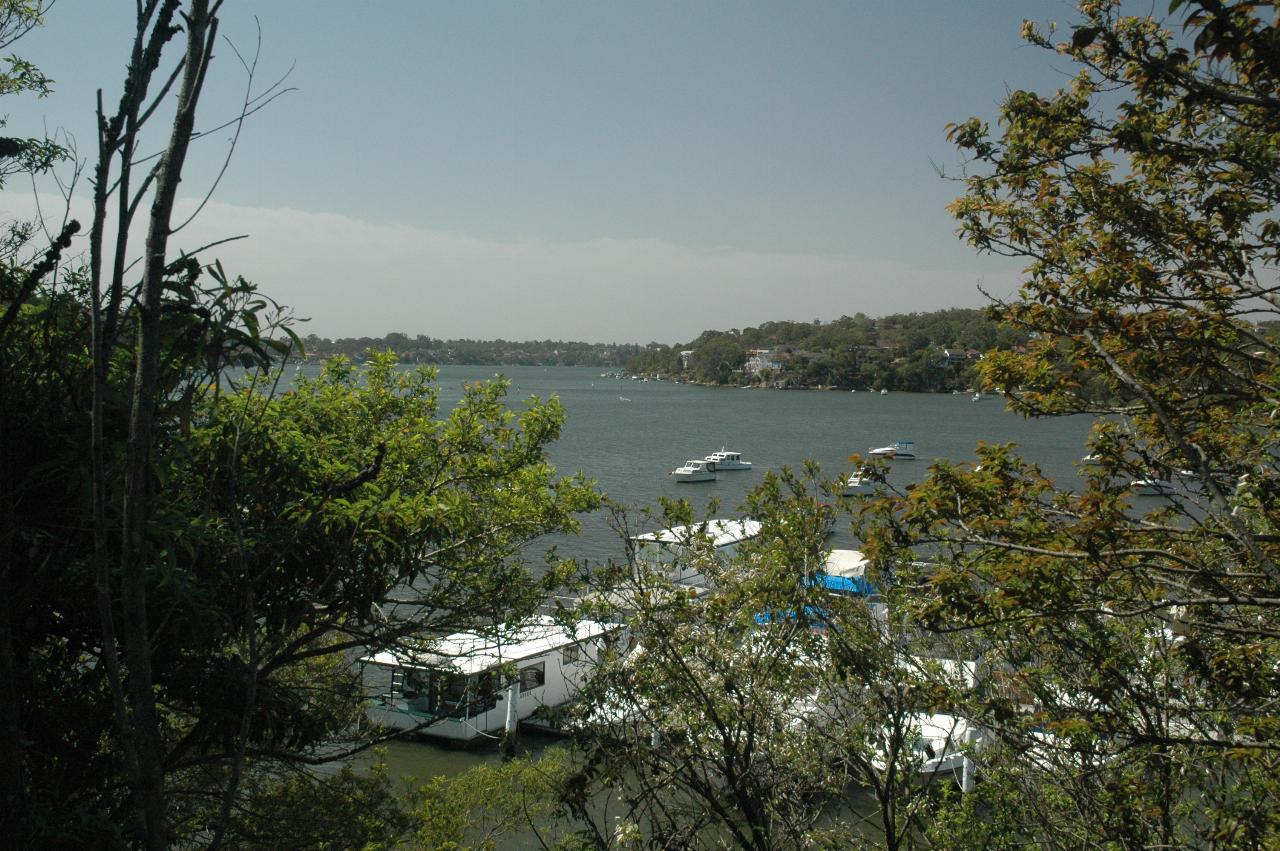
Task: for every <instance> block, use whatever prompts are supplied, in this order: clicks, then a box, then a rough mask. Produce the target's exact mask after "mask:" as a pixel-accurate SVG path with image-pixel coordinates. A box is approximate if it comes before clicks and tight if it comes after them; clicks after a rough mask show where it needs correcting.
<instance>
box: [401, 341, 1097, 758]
mask: <svg viewBox="0 0 1280 851" xmlns="http://www.w3.org/2000/svg"><path fill="white" fill-rule="evenodd" d="M495 371H500V372H501V373H502V374H503V375H505V376H506V377H507V378H508V379H510V380H511V385H512V386H511V403H512V406H513V407H516V408H517V409H518V407H519V405H520V403H521V400H523V399H525V398H527V397H529V396H532V395H536V396H539V397H541V398H544V399H545V398H548V397H550V396H552V395H553V394H554V395H556V396H558V397H559V398H560V401H561V402H562V403H563V404H564V406H565V409H566V412H567V415H568V420H567V423H566V424H565V427H564V430H563V433H562V437H561V440H560V441H559V442H558V443H557V444H556V445H555V446H554V447H552V449H551V455H552V458H553V460H554V462H555V464H556V465H557V467H558V468H559V470H560V471H561V473H570V472H575V471H579V470H580V471H582V472H583V473H585V474H587V475H588V476H590V477H592V478H594V479H595V480H596V482H597V483H598V486H599V488H600V489H601V490H602V491H604V492H605V493H607V494H608V495H609V496H610V497H612V498H613V499H614V500H616V501H618V502H621V503H623V504H624V505H627V506H629V507H632V508H639V507H642V506H652V505H655V504H656V502H657V499H658V497H659V496H669V497H684V498H687V499H689V500H690V501H691V502H693V504H694V506H695V508H697V509H702V508H704V507H705V506H706V504H707V503H708V502H709V501H710V500H711V499H712V498H716V499H718V500H719V502H720V505H721V508H720V511H719V512H718V514H719V515H720V516H726V515H732V514H733V510H734V509H735V508H737V507H738V506H739V505H741V503H742V501H743V499H744V497H745V496H746V494H747V492H748V491H749V490H750V489H751V488H752V487H754V486H755V485H757V484H758V483H759V482H760V480H761V477H762V474H763V471H765V470H770V469H775V470H776V469H780V468H781V467H783V466H784V465H789V466H791V467H792V468H798V467H799V466H800V464H801V463H802V462H803V461H804V460H805V459H813V460H815V461H817V462H818V463H819V464H820V465H821V466H822V470H823V472H824V474H826V475H829V476H831V477H833V478H834V477H837V476H838V475H839V474H840V473H842V472H843V473H847V472H849V471H851V469H852V465H851V464H850V462H849V461H848V456H849V455H850V454H851V453H854V452H858V453H863V454H865V453H866V451H867V450H868V449H869V448H871V447H875V446H883V445H885V444H887V443H891V442H893V441H895V440H913V441H915V444H916V454H917V456H918V459H917V460H915V461H897V462H894V463H893V464H892V465H891V470H890V474H889V481H890V482H891V483H892V484H894V485H896V486H899V487H901V486H903V485H906V484H907V483H909V482H911V481H916V480H919V479H921V478H923V477H924V475H925V473H926V472H927V470H928V467H929V465H930V463H931V460H932V459H934V458H947V459H950V460H953V461H965V460H972V459H973V457H974V447H975V446H976V445H977V444H978V442H979V441H984V442H987V443H1007V442H1014V443H1017V444H1019V446H1020V447H1021V452H1022V454H1023V455H1024V456H1025V457H1027V458H1029V459H1031V460H1034V461H1035V462H1037V463H1038V464H1039V465H1040V468H1041V470H1042V471H1043V472H1044V473H1045V474H1046V475H1048V476H1050V477H1052V478H1055V479H1057V480H1059V481H1060V482H1062V483H1064V484H1070V483H1072V482H1074V481H1075V480H1076V474H1075V468H1074V465H1075V464H1076V462H1077V461H1078V460H1079V459H1080V457H1081V456H1082V455H1084V454H1085V451H1086V450H1085V448H1084V439H1085V436H1086V434H1087V433H1088V430H1089V425H1090V422H1091V420H1090V419H1089V418H1087V417H1071V418H1055V419H1046V420H1025V419H1023V418H1021V417H1019V416H1017V415H1015V414H1012V413H1010V412H1008V411H1006V410H1005V409H1004V402H1003V400H1002V399H1001V398H999V397H993V398H989V399H984V400H983V401H980V402H974V401H972V399H971V397H970V396H969V395H965V394H961V395H950V394H948V395H934V394H910V393H890V394H887V395H883V396H882V395H880V394H878V393H861V392H859V393H847V392H845V393H838V392H820V391H801V390H795V391H785V390H739V389H729V388H712V387H695V386H691V385H685V384H673V383H670V382H654V381H649V382H640V381H630V380H617V379H612V378H602V377H601V376H600V375H599V371H598V370H593V369H587V368H576V367H504V368H501V369H500V370H497V368H495V367H478V366H477V367H464V366H449V367H442V368H441V369H440V379H439V381H440V387H441V405H442V410H448V409H449V408H450V407H452V405H453V404H455V403H456V402H457V401H458V400H459V399H460V398H461V397H462V385H463V384H464V383H466V382H471V381H476V380H479V379H491V378H493V377H494V375H495ZM624 400H629V401H624ZM721 447H725V448H728V449H730V450H734V451H738V452H741V453H742V454H743V459H744V460H747V461H751V462H752V464H753V465H754V467H753V469H752V470H750V471H741V472H736V471H735V472H723V473H720V474H719V477H718V480H717V481H715V482H701V483H696V484H680V483H677V482H676V481H675V480H674V479H672V478H671V477H670V476H668V475H667V473H668V472H669V471H670V470H672V469H674V468H675V467H677V466H679V465H680V464H681V462H683V461H684V460H686V459H689V458H702V457H703V456H705V455H708V454H709V453H711V452H714V451H715V450H718V449H720V448H721ZM637 531H649V530H648V529H641V530H637ZM555 543H556V545H557V547H558V548H559V550H560V552H561V553H562V554H563V555H571V556H574V557H577V558H585V559H592V560H596V561H603V560H605V559H609V558H614V559H618V558H621V557H622V555H623V546H622V544H621V542H620V541H619V539H618V537H617V533H616V532H614V531H613V530H612V529H611V528H610V527H609V525H608V523H607V522H606V519H605V517H604V516H602V515H601V516H596V517H590V518H586V519H585V520H584V521H583V530H582V534H581V535H579V536H577V537H575V538H567V539H565V538H558V539H556V540H555ZM832 544H833V546H837V547H853V546H856V542H855V541H853V540H852V538H851V537H850V535H849V532H848V531H847V530H838V531H837V533H836V536H835V538H834V539H833V541H832ZM489 759H496V754H495V753H494V752H493V751H492V750H491V749H490V750H489V751H487V752H486V751H481V752H460V751H456V750H447V749H444V748H440V747H436V746H434V745H430V744H426V743H420V742H402V743H396V744H394V745H393V746H392V748H391V749H390V751H389V753H388V763H389V766H390V768H391V770H392V772H393V773H396V774H405V775H412V776H415V777H418V778H420V779H426V778H429V777H432V776H434V775H437V774H455V773H457V772H459V771H463V770H465V769H466V768H468V767H470V766H472V765H475V764H477V762H479V761H482V760H489Z"/></svg>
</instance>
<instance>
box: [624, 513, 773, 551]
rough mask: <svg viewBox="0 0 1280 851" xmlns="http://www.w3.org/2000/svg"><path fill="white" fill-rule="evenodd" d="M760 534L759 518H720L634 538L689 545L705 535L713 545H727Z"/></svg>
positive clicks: (649, 541)
mask: <svg viewBox="0 0 1280 851" xmlns="http://www.w3.org/2000/svg"><path fill="white" fill-rule="evenodd" d="M759 534H760V521H759V520H725V519H719V518H718V519H715V520H708V521H706V522H705V523H697V524H695V525H693V526H672V527H671V528H670V529H660V530H658V531H657V532H645V533H644V534H643V535H636V536H635V537H634V538H632V540H633V541H639V542H641V543H653V542H657V543H660V544H682V545H685V546H687V545H688V544H690V543H692V542H693V541H694V540H695V539H696V538H697V537H698V536H705V537H709V538H711V544H712V546H715V547H727V546H729V545H730V544H736V543H738V542H740V541H745V540H747V539H748V538H754V537H755V536H756V535H759Z"/></svg>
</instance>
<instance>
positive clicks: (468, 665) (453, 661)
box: [361, 615, 618, 674]
mask: <svg viewBox="0 0 1280 851" xmlns="http://www.w3.org/2000/svg"><path fill="white" fill-rule="evenodd" d="M615 629H618V626H617V625H616V624H607V623H601V622H599V621H589V620H582V621H578V622H577V623H576V624H574V626H573V629H572V630H570V629H567V628H565V627H564V626H563V625H562V624H560V623H557V622H556V621H555V619H554V618H551V617H548V616H546V615H542V616H539V617H536V618H533V619H532V620H530V621H528V622H526V623H525V624H524V625H522V626H519V627H516V628H514V629H513V630H511V631H510V632H505V627H504V630H503V631H504V632H505V634H503V635H501V636H500V637H499V636H494V635H479V634H477V633H474V632H455V633H454V634H453V635H444V636H440V637H439V638H436V639H434V640H432V641H430V643H429V645H428V646H427V647H424V649H422V650H409V649H405V648H397V649H395V650H383V651H381V652H379V653H374V654H373V655H371V656H366V657H364V659H362V660H361V661H364V662H372V663H374V664H376V665H390V666H395V667H401V668H424V669H425V668H434V669H440V668H448V669H451V670H453V671H457V672H458V673H460V674H478V673H480V672H481V671H484V670H487V669H489V668H492V667H494V666H495V665H499V664H501V663H503V662H520V661H522V660H524V659H530V658H533V657H535V656H541V655H542V654H544V653H548V652H550V651H552V650H557V649H559V648H561V647H567V646H569V645H570V644H573V643H575V642H578V641H582V640H584V639H588V638H595V637H597V636H600V635H603V634H604V633H606V632H611V631H613V630H615Z"/></svg>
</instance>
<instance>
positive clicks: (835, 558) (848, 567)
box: [825, 550, 867, 579]
mask: <svg viewBox="0 0 1280 851" xmlns="http://www.w3.org/2000/svg"><path fill="white" fill-rule="evenodd" d="M825 569H826V572H827V574H828V575H829V576H845V577H848V578H850V579H852V578H854V577H858V576H866V575H867V557H866V556H864V555H863V554H862V551H861V550H832V551H831V554H830V555H828V556H827V564H826V568H825Z"/></svg>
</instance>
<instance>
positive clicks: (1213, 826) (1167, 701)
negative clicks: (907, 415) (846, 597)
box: [865, 0, 1280, 847]
mask: <svg viewBox="0 0 1280 851" xmlns="http://www.w3.org/2000/svg"><path fill="white" fill-rule="evenodd" d="M1080 11H1081V16H1082V19H1083V20H1082V22H1081V23H1080V24H1079V25H1077V26H1075V27H1074V28H1073V29H1072V32H1071V34H1070V38H1069V39H1067V40H1065V41H1064V42H1063V43H1061V44H1057V45H1055V44H1054V43H1053V42H1052V36H1053V33H1052V31H1049V32H1045V31H1043V30H1041V29H1040V28H1038V27H1036V26H1035V25H1033V24H1030V23H1028V24H1026V25H1024V29H1023V32H1024V36H1025V37H1026V38H1027V40H1028V41H1029V42H1031V43H1032V44H1034V45H1037V46H1039V47H1042V48H1046V49H1050V50H1054V51H1056V52H1057V53H1058V54H1059V55H1061V56H1064V57H1067V58H1069V59H1071V60H1072V61H1073V62H1075V63H1076V65H1077V67H1078V69H1079V70H1078V73H1077V74H1076V75H1075V76H1074V77H1073V78H1072V79H1071V80H1070V82H1069V83H1068V84H1067V85H1066V86H1065V87H1064V88H1063V89H1061V90H1060V91H1058V92H1056V93H1053V94H1051V95H1048V96H1045V95H1039V94H1034V93H1031V92H1025V91H1014V92H1012V93H1011V94H1010V95H1008V97H1007V98H1006V99H1005V101H1004V103H1003V105H1002V108H1001V113H1000V130H999V133H998V135H996V136H993V135H992V134H991V132H990V130H989V128H988V127H987V126H986V125H985V124H983V123H982V122H981V121H979V120H977V119H970V120H969V121H966V122H963V123H961V124H959V125H956V126H954V127H952V128H951V131H950V132H951V137H952V139H953V140H954V141H955V142H956V144H957V145H958V146H959V147H960V148H961V149H962V150H963V151H965V152H966V153H967V154H968V155H969V156H970V157H971V162H970V165H969V168H968V173H967V175H966V176H965V177H964V180H965V183H966V194H965V195H964V196H963V197H962V198H960V199H959V200H957V201H956V202H955V203H954V204H953V205H952V211H953V213H954V214H955V215H956V217H957V219H958V220H959V222H960V225H961V229H962V231H963V233H964V235H965V236H966V238H967V239H968V240H969V241H970V242H971V243H972V244H973V245H975V246H976V247H977V248H978V249H979V250H982V251H990V252H996V253H1001V254H1007V255H1011V256H1016V257H1022V258H1025V259H1026V260H1027V262H1028V266H1027V270H1026V273H1025V280H1024V285H1023V288H1022V291H1021V294H1020V298H1019V299H1018V300H1016V301H1013V302H1010V303H998V304H996V305H995V307H994V311H995V312H996V313H997V314H999V315H1000V316H1001V317H1002V318H1003V319H1004V320H1005V321H1006V322H1007V323H1010V324H1011V325H1012V326H1014V327H1015V328H1018V329H1020V330H1022V331H1024V332H1027V333H1028V334H1029V335H1031V336H1032V337H1033V339H1032V340H1031V341H1030V342H1029V343H1028V344H1027V346H1028V352H1027V353H1026V354H1016V353H997V354H994V355H989V356H988V357H987V359H986V360H985V361H984V362H983V364H982V372H983V375H984V377H985V379H986V380H987V381H988V382H989V383H991V384H993V385H996V386H999V387H1001V388H1003V389H1004V390H1005V391H1006V393H1007V394H1008V398H1009V399H1010V404H1011V406H1012V407H1013V408H1014V409H1015V410H1017V411H1019V412H1021V413H1023V414H1025V415H1029V416H1046V415H1048V416H1057V415H1065V414H1071V413H1087V414H1091V415H1105V416H1104V417H1103V418H1100V419H1099V420H1098V421H1097V424H1096V425H1095V427H1094V432H1093V435H1092V437H1091V440H1090V445H1089V447H1088V449H1089V451H1090V452H1091V458H1096V459H1098V460H1097V461H1096V462H1091V463H1090V464H1088V465H1087V466H1086V467H1084V468H1083V469H1082V475H1083V488H1082V489H1081V490H1080V491H1079V492H1072V491H1071V490H1070V489H1067V488H1065V487H1062V486H1061V485H1057V484H1055V483H1053V482H1049V481H1046V480H1045V479H1044V478H1043V477H1042V476H1041V475H1040V474H1039V472H1038V471H1037V470H1036V469H1035V467H1034V466H1032V465H1030V464H1028V463H1026V462H1024V461H1022V460H1020V459H1019V458H1017V457H1016V455H1015V454H1014V453H1013V451H1012V449H1011V448H1010V447H986V448H984V449H982V450H981V451H980V453H979V459H978V461H979V463H978V464H977V465H976V466H968V465H951V464H945V465H938V466H936V467H935V468H934V469H933V470H932V472H931V475H930V478H929V480H928V481H926V482H924V483H922V484H921V485H919V486H918V487H916V488H914V489H913V490H912V491H911V492H910V493H909V494H905V495H904V498H903V500H902V501H900V502H898V503H896V504H889V503H884V504H880V505H879V506H878V508H877V510H876V516H875V518H874V519H875V521H876V522H873V523H869V525H868V527H867V528H866V530H865V532H866V534H867V538H868V543H867V548H868V551H869V552H870V553H871V554H872V555H873V557H874V558H876V559H877V560H881V561H885V562H892V561H894V560H898V562H899V563H900V564H901V565H902V567H903V568H904V570H905V569H906V568H907V566H908V565H907V564H906V561H907V559H906V556H905V555H904V552H905V551H907V550H910V549H912V548H918V547H927V548H929V551H930V553H931V560H933V561H934V562H935V565H934V566H933V567H931V568H929V569H928V570H917V571H915V572H914V576H913V578H912V580H911V581H915V582H918V583H919V585H920V588H921V589H922V592H923V593H922V597H921V600H920V602H919V603H918V605H917V611H916V614H917V616H918V617H919V618H920V619H921V620H922V621H923V622H924V623H926V624H928V625H930V626H931V627H932V628H934V629H936V630H939V631H943V632H948V633H955V634H960V635H967V636H969V637H970V640H972V641H973V642H974V643H975V644H976V645H977V646H979V647H981V648H982V649H983V653H984V662H985V665H986V669H987V676H986V677H985V679H984V682H985V687H984V688H983V689H981V690H980V693H978V694H976V695H974V696H973V697H971V699H968V700H965V701H963V702H964V703H965V706H966V710H965V711H966V712H968V713H969V714H970V717H972V718H974V719H976V720H979V721H980V722H981V723H982V724H983V725H984V726H985V727H986V728H988V730H990V731H991V733H992V736H991V740H990V742H989V748H988V750H987V751H985V755H984V756H983V757H982V761H983V762H984V764H985V765H989V766H990V767H991V774H990V777H991V778H992V781H993V785H992V786H989V787H988V790H989V792H990V793H991V796H992V797H991V800H993V801H994V800H1000V799H1001V796H1004V798H1003V799H1004V800H1008V799H1009V798H1010V797H1011V796H1014V795H1016V796H1017V799H1018V800H1019V801H1021V802H1025V806H1023V807H1022V808H1021V809H1019V810H1017V811H1014V812H1013V813H1012V815H1013V819H1012V821H1014V822H1016V823H1014V824H1010V823H1008V822H1007V821H1006V822H1005V823H1004V826H1005V828H1007V831H1008V832H1007V834H1006V835H1010V834H1012V835H1018V836H1021V837H1023V838H1025V839H1028V840H1031V841H1034V842H1037V843H1039V844H1042V845H1044V846H1045V847H1082V846H1085V845H1097V846H1101V845H1108V846H1109V847H1140V846H1141V847H1152V846H1159V847H1218V846H1223V847H1225V846H1230V847H1264V846H1269V845H1272V844H1274V843H1275V842H1276V841H1277V838H1278V831H1280V824H1278V823H1277V819H1276V815H1275V814H1276V813H1277V812H1280V806H1278V799H1277V795H1280V788H1278V787H1277V783H1276V780H1275V777H1276V774H1275V769H1276V766H1277V762H1278V760H1280V718H1278V717H1277V715H1276V712H1275V709H1274V706H1275V700H1276V698H1277V696H1278V689H1280V680H1277V678H1276V676H1275V670H1276V667H1277V661H1278V659H1280V644H1278V643H1277V636H1278V635H1280V630H1278V629H1277V628H1278V627H1280V620H1278V618H1280V611H1278V610H1277V601H1278V600H1280V570H1278V569H1277V556H1278V555H1280V552H1278V551H1277V541H1278V540H1280V539H1277V537H1276V535H1275V531H1276V521H1277V514H1276V511H1277V505H1280V502H1277V500H1276V493H1277V485H1278V484H1280V481H1278V479H1277V466H1276V458H1277V453H1276V436H1277V430H1276V426H1275V421H1274V411H1275V401H1274V400H1275V382H1276V378H1277V375H1280V370H1278V369H1277V365H1278V364H1280V358H1278V357H1277V355H1278V354H1280V350H1278V349H1277V347H1276V344H1275V341H1274V339H1272V338H1271V337H1270V336H1269V335H1267V334H1266V333H1264V332H1262V331H1261V330H1260V329H1259V327H1258V326H1257V325H1256V324H1255V321H1254V320H1256V319H1258V318H1263V317H1266V316H1268V315H1271V314H1274V313H1275V311H1276V310H1277V308H1278V307H1280V300H1277V295H1276V281H1275V273H1276V263H1277V236H1278V235H1280V224H1278V223H1277V221H1276V202H1277V193H1278V191H1280V189H1278V187H1280V180H1277V177H1278V176H1280V170H1278V166H1280V148H1277V146H1276V145H1275V139H1276V138H1277V136H1276V134H1277V131H1280V98H1277V94H1276V93H1277V90H1278V89H1277V82H1278V81H1280V51H1277V45H1278V44H1280V30H1277V27H1276V22H1275V21H1274V20H1273V19H1272V18H1271V17H1269V16H1270V12H1269V11H1267V9H1266V6H1265V5H1263V4H1256V3H1248V2H1237V3H1220V2H1216V0H1214V1H1211V0H1201V2H1183V0H1174V2H1172V3H1171V4H1170V13H1171V14H1176V15H1180V16H1183V17H1182V19H1181V27H1178V21H1176V20H1175V21H1174V22H1172V23H1171V24H1165V23H1163V22H1161V21H1159V20H1157V19H1155V18H1152V17H1148V16H1145V15H1142V14H1139V15H1137V16H1130V15H1125V14H1124V13H1123V11H1122V9H1121V4H1120V3H1118V2H1082V3H1081V4H1080ZM1153 475H1154V476H1157V477H1161V478H1170V479H1174V480H1175V481H1176V482H1178V488H1177V491H1176V494H1177V495H1176V496H1174V497H1172V498H1167V499H1160V500H1159V501H1158V502H1155V503H1151V502H1145V503H1144V502H1141V501H1139V502H1137V503H1135V502H1134V498H1133V497H1132V496H1131V492H1130V489H1129V482H1130V480H1133V479H1138V478H1147V477H1151V476H1153ZM968 811H969V812H970V814H971V815H973V816H974V817H975V818H976V817H977V813H978V812H979V809H978V808H973V807H970V808H969V809H968ZM970 823H971V825H972V821H971V822H970Z"/></svg>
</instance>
